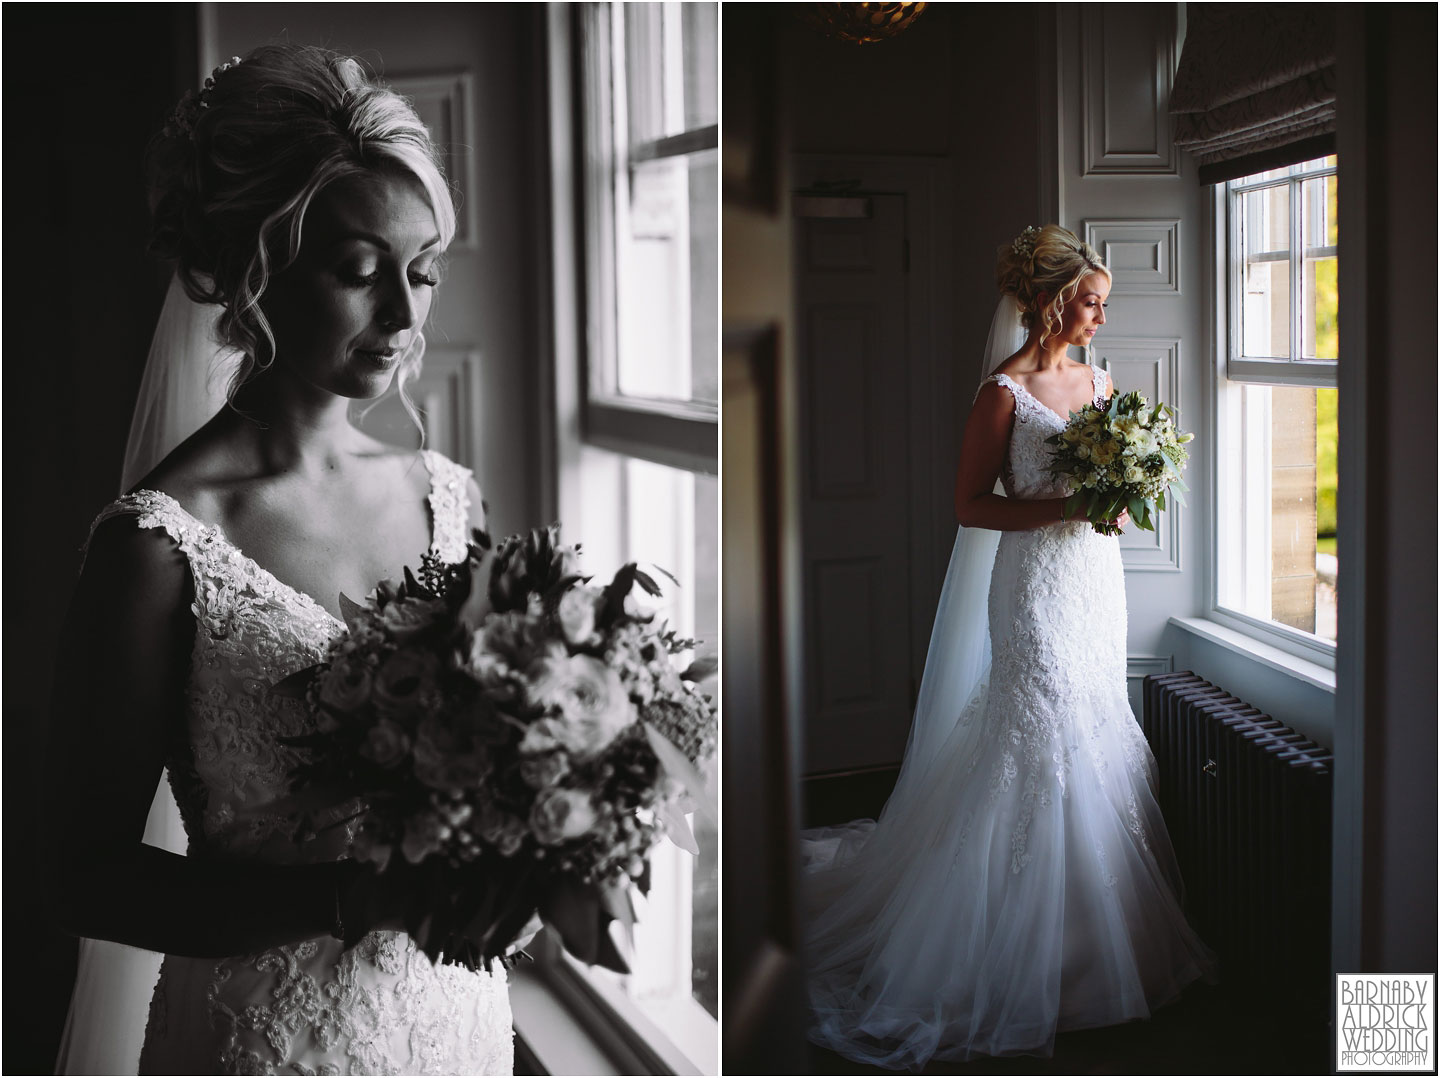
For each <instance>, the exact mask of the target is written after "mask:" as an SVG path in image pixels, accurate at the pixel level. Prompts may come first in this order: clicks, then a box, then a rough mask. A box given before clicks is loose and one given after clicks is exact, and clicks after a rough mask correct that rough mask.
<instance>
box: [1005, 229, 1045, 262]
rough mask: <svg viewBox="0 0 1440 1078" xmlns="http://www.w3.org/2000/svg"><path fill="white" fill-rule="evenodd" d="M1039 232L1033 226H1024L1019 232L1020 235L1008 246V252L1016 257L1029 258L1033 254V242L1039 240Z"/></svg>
mask: <svg viewBox="0 0 1440 1078" xmlns="http://www.w3.org/2000/svg"><path fill="white" fill-rule="evenodd" d="M1039 236H1040V230H1039V229H1038V228H1036V227H1035V226H1034V225H1026V226H1025V227H1024V228H1023V229H1021V230H1020V235H1018V236H1016V237H1015V242H1014V243H1012V244H1011V245H1010V250H1012V251H1014V252H1015V253H1016V254H1017V255H1023V256H1024V257H1026V258H1031V257H1033V256H1034V254H1035V240H1036V239H1037V238H1039Z"/></svg>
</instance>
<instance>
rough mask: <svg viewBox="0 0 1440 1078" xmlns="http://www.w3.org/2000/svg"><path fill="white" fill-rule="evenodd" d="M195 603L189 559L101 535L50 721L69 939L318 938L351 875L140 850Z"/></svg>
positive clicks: (160, 947) (167, 945) (168, 945)
mask: <svg viewBox="0 0 1440 1078" xmlns="http://www.w3.org/2000/svg"><path fill="white" fill-rule="evenodd" d="M192 601H193V585H192V584H191V580H190V574H189V570H188V567H187V565H186V562H185V557H184V555H183V554H182V553H180V551H178V550H177V549H176V547H175V545H174V543H173V542H172V541H171V540H170V539H169V538H168V537H166V536H165V534H164V533H163V532H161V531H160V530H158V529H146V530H142V529H138V528H136V527H135V526H134V522H133V520H132V519H126V518H121V519H116V520H113V521H109V522H106V523H105V524H102V525H101V526H100V527H99V528H98V529H97V530H96V533H95V537H94V541H93V542H92V544H91V547H90V553H89V557H88V559H87V562H86V566H85V571H84V573H83V574H82V576H81V580H80V583H79V586H78V589H77V591H76V594H75V599H74V602H73V603H72V604H71V607H70V612H69V616H68V618H67V621H66V625H65V629H64V633H63V637H62V641H61V648H60V662H59V670H58V676H57V678H56V691H55V704H54V710H53V714H52V735H51V746H50V754H49V760H48V765H47V766H48V769H49V772H48V776H47V778H48V783H47V786H48V789H49V791H50V794H51V799H52V804H51V811H50V812H49V813H48V817H49V819H50V820H51V821H52V822H53V824H54V826H55V827H56V828H57V831H56V835H55V840H56V855H57V858H58V871H57V872H56V873H55V874H54V880H53V883H54V887H53V891H54V905H55V911H56V916H57V918H58V920H59V921H60V923H61V924H62V925H63V926H64V927H65V928H66V929H67V930H69V931H71V932H74V933H75V934H77V935H84V936H90V937H92V938H98V939H109V940H116V941H119V942H121V943H128V944H132V945H135V946H139V947H145V948H148V949H150V950H155V951H162V952H166V953H171V954H182V955H195V956H200V957H223V956H226V955H234V954H246V953H249V952H252V951H256V950H261V949H264V948H267V947H272V946H275V945H277V944H282V943H291V942H295V941H297V940H301V939H305V938H308V937H313V936H321V935H325V934H327V933H328V932H329V931H330V930H331V928H332V926H333V925H334V924H335V921H336V894H337V890H336V889H337V887H342V888H343V887H345V886H346V885H347V884H348V883H350V881H351V880H352V878H353V876H354V872H355V869H354V866H353V865H351V864H348V863H347V864H319V865H309V866H298V867H272V866H263V865H255V864H237V863H218V862H211V861H206V860H204V859H201V858H191V857H180V856H177V855H175V854H171V853H167V852H165V851H163V850H160V849H157V848H155V847H152V846H147V845H145V844H144V843H143V841H142V836H143V835H144V831H145V820H146V816H147V814H148V812H149V809H150V802H151V799H152V797H153V795H154V793H155V788H156V785H157V783H158V781H159V779H160V774H161V769H162V767H163V761H164V755H165V751H164V747H165V738H166V734H167V731H172V732H173V731H174V730H176V729H177V728H178V724H179V723H180V721H181V708H182V693H183V687H184V685H185V681H186V677H187V675H188V672H189V662H190V651H191V648H192V646H193V643H194V634H195V617H194V615H193V614H192V613H191V611H190V604H191V602H192ZM351 890H352V891H353V888H351ZM350 897H351V896H350V894H349V893H348V892H347V905H348V904H349V900H350ZM360 908H369V907H366V906H362V907H360ZM352 927H353V926H347V929H350V928H352ZM347 934H348V933H347Z"/></svg>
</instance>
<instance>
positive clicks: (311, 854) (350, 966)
mask: <svg viewBox="0 0 1440 1078" xmlns="http://www.w3.org/2000/svg"><path fill="white" fill-rule="evenodd" d="M422 456H423V458H424V461H425V465H426V467H427V468H428V469H429V471H430V497H429V506H430V512H431V528H432V544H431V550H432V551H434V552H435V553H437V554H439V555H440V556H441V557H443V558H444V559H445V560H446V561H449V562H456V561H459V560H461V559H463V558H464V557H465V542H466V535H467V534H468V531H467V529H468V514H467V507H468V500H467V496H466V478H467V476H468V474H469V473H468V471H467V470H466V469H464V468H462V467H460V466H459V465H456V464H454V463H453V462H451V461H449V460H447V459H446V458H444V457H442V456H440V455H439V454H438V453H434V452H430V451H425V452H424V453H423V454H422ZM121 514H128V515H133V516H134V517H135V523H136V526H138V527H141V528H163V529H164V530H165V532H166V533H167V534H168V535H169V536H170V538H171V539H173V540H174V541H175V543H176V545H177V546H178V547H179V548H180V550H181V551H182V552H183V553H184V554H185V557H186V558H187V560H188V561H189V564H190V570H191V574H192V576H193V579H194V584H195V602H194V606H193V610H194V613H195V617H196V635H195V648H194V652H193V655H192V661H191V668H190V678H189V682H188V684H187V686H186V692H185V701H186V708H185V715H184V724H183V729H179V730H176V731H174V736H173V738H172V740H171V743H170V746H169V749H168V751H167V759H166V768H167V770H168V773H169V775H170V782H171V788H172V789H173V791H174V793H175V798H176V801H177V802H178V803H179V806H180V811H181V815H182V817H183V818H184V822H185V830H186V833H187V835H188V839H189V849H188V854H189V855H190V856H211V857H223V858H226V859H228V860H238V859H245V860H252V861H256V862H261V863H265V864H271V865H281V864H299V863H315V862H319V861H324V860H335V859H337V858H339V857H342V856H344V855H345V852H346V848H347V845H348V836H347V835H346V834H345V829H344V828H339V829H337V830H335V831H332V832H330V833H329V834H328V835H322V837H321V838H320V839H318V840H316V841H313V842H310V843H306V844H303V845H301V844H296V843H295V842H294V841H292V838H291V835H292V831H293V828H294V823H295V821H294V818H293V817H292V816H286V815H283V814H280V813H274V812H267V806H269V805H272V804H274V802H276V801H277V800H278V799H279V798H282V797H284V796H285V795H286V794H287V793H288V779H287V776H288V773H289V770H290V768H291V766H292V765H293V764H294V762H295V760H296V756H295V750H294V749H292V748H291V747H289V746H287V745H285V744H282V743H281V741H280V739H281V738H282V737H286V736H291V735H295V734H301V733H306V732H309V731H310V730H311V729H312V728H313V727H312V722H311V720H310V718H309V715H308V712H307V711H306V710H305V709H304V707H303V706H302V705H301V704H300V703H299V702H298V701H295V700H290V699H286V698H281V697H278V696H274V695H271V694H269V693H268V691H267V690H268V689H269V687H270V686H272V685H273V684H275V683H276V682H278V681H280V680H281V679H283V678H284V677H286V676H288V675H289V674H292V673H294V672H295V671H297V670H300V669H303V668H304V667H307V666H311V665H313V664H314V663H316V662H318V661H319V660H320V659H321V658H322V657H323V656H324V654H325V651H326V648H327V647H328V645H329V644H330V643H331V641H332V640H334V639H335V638H336V637H337V636H339V635H340V634H341V633H343V632H344V631H345V626H344V624H343V623H341V622H340V621H337V620H336V619H335V617H334V616H332V615H331V614H330V613H329V612H328V611H326V610H325V609H324V608H323V607H322V606H320V604H318V603H316V602H315V601H314V600H313V599H311V598H310V597H309V596H307V595H304V594H302V593H300V592H298V591H296V590H295V589H293V588H291V587H289V586H288V585H286V584H284V583H282V582H281V581H279V580H278V579H276V578H275V577H274V576H272V575H271V574H270V573H269V572H267V571H266V570H265V569H264V568H262V567H261V566H259V565H257V564H256V563H255V562H254V561H252V560H251V559H250V558H248V557H246V556H245V555H244V554H243V553H241V551H240V550H239V549H238V548H237V547H235V546H234V545H233V544H232V543H231V542H230V541H229V540H228V539H226V538H225V536H224V535H223V534H222V533H221V531H220V529H219V528H217V527H215V526H214V525H210V524H206V523H203V522H202V521H199V520H196V519H195V518H194V517H192V516H190V514H189V513H187V512H186V511H185V510H184V509H183V508H182V507H181V506H180V505H179V503H178V502H176V501H175V500H174V499H173V498H171V497H170V496H169V495H166V494H163V493H160V492H158V491H151V490H140V491H137V492H135V493H133V494H128V495H126V496H125V497H122V498H120V499H119V500H118V501H116V502H114V503H112V504H111V505H110V506H108V507H107V508H106V509H105V510H104V511H103V512H102V513H101V514H100V517H99V519H97V521H96V524H97V525H98V524H99V523H100V521H103V520H106V519H108V518H110V517H113V516H117V515H121ZM275 901H276V902H279V903H283V902H284V901H285V896H284V895H283V894H277V895H276V896H275ZM513 1054H514V1043H513V1035H512V1030H511V1019H510V1003H509V995H508V991H507V987H506V982H505V975H504V971H503V970H500V969H497V970H496V971H495V972H494V973H487V972H484V971H480V972H471V971H469V970H466V969H463V968H461V967H459V966H453V965H440V966H435V965H432V963H431V962H430V960H429V959H428V958H426V957H425V955H424V954H423V953H421V952H419V951H417V949H416V948H415V946H414V944H413V942H412V941H411V940H410V939H409V937H407V936H406V935H404V934H403V933H397V932H373V933H371V934H370V935H368V936H366V937H365V939H364V940H362V941H361V942H360V943H359V944H358V945H356V946H355V947H353V948H352V949H351V950H349V951H348V952H343V951H342V946H341V944H340V942H339V941H338V940H336V939H333V938H331V937H329V936H325V937H321V938H317V939H311V940H305V941H303V942H300V943H297V944H294V945H292V946H284V947H274V948H271V949H269V950H267V951H264V952H262V953H259V954H250V955H238V956H235V957H233V958H225V959H220V960H216V959H204V958H187V957H181V956H177V955H167V956H166V957H165V959H164V962H163V964H162V966H161V970H160V978H159V982H158V983H157V984H156V985H155V990H154V995H153V997H152V1000H151V1005H150V1018H149V1022H148V1025H147V1027H146V1031H145V1042H144V1048H143V1050H142V1052H141V1056H140V1073H142V1074H277V1073H283V1074H510V1073H511V1072H512V1069H513ZM132 1073H133V1072H132Z"/></svg>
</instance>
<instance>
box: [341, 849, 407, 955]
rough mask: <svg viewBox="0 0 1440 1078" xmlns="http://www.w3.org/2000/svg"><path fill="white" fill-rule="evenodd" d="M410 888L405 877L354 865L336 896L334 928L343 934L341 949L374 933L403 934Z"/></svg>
mask: <svg viewBox="0 0 1440 1078" xmlns="http://www.w3.org/2000/svg"><path fill="white" fill-rule="evenodd" d="M413 886H414V884H413V881H412V880H411V879H410V878H409V873H406V872H377V871H376V870H375V869H374V867H373V866H371V865H363V864H356V865H355V867H354V868H353V869H352V870H351V875H350V878H349V881H348V882H347V883H344V884H342V885H341V887H340V891H339V896H338V905H339V909H338V910H337V911H336V912H337V917H338V920H339V924H338V925H337V927H338V928H339V929H340V930H341V931H343V932H344V935H345V946H346V947H350V946H352V945H353V944H355V943H356V942H358V941H359V940H361V939H363V938H364V937H365V936H366V935H367V934H368V933H370V932H374V931H377V930H381V929H390V930H393V931H396V932H400V931H404V929H405V910H406V906H407V905H408V903H409V900H410V896H411V891H412V888H413Z"/></svg>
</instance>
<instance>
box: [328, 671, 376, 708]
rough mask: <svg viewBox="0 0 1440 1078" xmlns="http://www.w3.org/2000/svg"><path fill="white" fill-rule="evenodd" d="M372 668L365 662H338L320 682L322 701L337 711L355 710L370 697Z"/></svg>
mask: <svg viewBox="0 0 1440 1078" xmlns="http://www.w3.org/2000/svg"><path fill="white" fill-rule="evenodd" d="M370 684H371V677H370V668H369V667H368V666H366V665H365V664H364V663H360V662H347V663H343V664H342V663H336V664H335V665H334V666H332V667H331V668H330V669H329V670H328V671H327V672H326V673H325V675H324V678H323V680H322V681H321V683H320V702H321V703H322V704H324V705H325V706H326V707H330V708H334V709H335V710H336V711H345V712H349V711H355V710H356V709H358V708H360V707H363V706H364V704H365V702H366V701H367V700H369V699H370Z"/></svg>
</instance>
